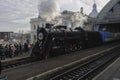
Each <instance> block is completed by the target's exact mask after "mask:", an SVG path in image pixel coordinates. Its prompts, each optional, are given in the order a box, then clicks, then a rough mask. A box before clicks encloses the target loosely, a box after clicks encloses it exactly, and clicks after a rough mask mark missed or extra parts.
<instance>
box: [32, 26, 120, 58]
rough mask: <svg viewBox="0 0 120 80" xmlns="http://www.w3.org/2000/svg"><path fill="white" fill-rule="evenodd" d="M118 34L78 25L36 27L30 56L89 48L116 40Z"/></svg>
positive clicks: (52, 54) (45, 56) (41, 56)
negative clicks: (69, 27)
mask: <svg viewBox="0 0 120 80" xmlns="http://www.w3.org/2000/svg"><path fill="white" fill-rule="evenodd" d="M118 36H119V38H120V34H119V35H116V36H115V35H113V34H112V33H106V32H102V31H99V32H95V31H94V32H90V31H84V30H83V29H81V28H80V27H78V28H75V29H67V27H66V26H56V27H54V28H51V27H50V26H48V27H46V28H38V30H37V42H36V43H35V46H34V47H33V50H32V56H35V57H37V58H48V57H49V56H56V55H60V54H64V53H69V52H73V51H77V50H81V49H85V48H90V47H94V46H98V45H101V44H104V43H106V42H110V41H113V40H117V39H119V38H118Z"/></svg>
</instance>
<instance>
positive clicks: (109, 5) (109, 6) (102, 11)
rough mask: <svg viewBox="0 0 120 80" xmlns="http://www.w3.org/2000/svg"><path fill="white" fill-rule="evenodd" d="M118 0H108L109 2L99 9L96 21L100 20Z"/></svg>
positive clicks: (119, 0)
mask: <svg viewBox="0 0 120 80" xmlns="http://www.w3.org/2000/svg"><path fill="white" fill-rule="evenodd" d="M118 2H120V0H110V1H109V3H108V4H107V5H106V6H105V7H104V8H103V9H102V10H101V12H100V13H99V14H98V16H97V23H99V22H101V21H102V20H103V19H104V17H105V16H106V15H107V12H109V10H110V9H112V7H113V6H115V5H116V4H117V3H118Z"/></svg>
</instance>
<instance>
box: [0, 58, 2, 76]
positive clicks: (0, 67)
mask: <svg viewBox="0 0 120 80" xmlns="http://www.w3.org/2000/svg"><path fill="white" fill-rule="evenodd" d="M1 72H2V63H1V60H0V75H1Z"/></svg>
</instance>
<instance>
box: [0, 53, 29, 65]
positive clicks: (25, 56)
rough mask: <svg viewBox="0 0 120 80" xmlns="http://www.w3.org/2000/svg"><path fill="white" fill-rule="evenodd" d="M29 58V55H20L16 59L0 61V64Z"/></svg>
mask: <svg viewBox="0 0 120 80" xmlns="http://www.w3.org/2000/svg"><path fill="white" fill-rule="evenodd" d="M29 56H30V54H28V53H23V54H22V55H20V56H17V57H13V58H6V59H5V60H1V62H2V63H4V62H10V61H14V60H19V59H22V58H27V57H29Z"/></svg>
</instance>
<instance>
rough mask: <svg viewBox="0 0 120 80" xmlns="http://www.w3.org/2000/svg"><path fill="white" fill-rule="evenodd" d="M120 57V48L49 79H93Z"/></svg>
mask: <svg viewBox="0 0 120 80" xmlns="http://www.w3.org/2000/svg"><path fill="white" fill-rule="evenodd" d="M118 57H120V48H117V49H115V50H112V51H111V52H107V53H105V55H102V56H99V57H96V58H94V59H92V60H90V61H88V62H86V63H84V64H82V65H79V66H77V67H74V68H72V69H70V70H68V71H66V72H64V73H62V74H59V75H56V76H52V77H51V78H49V79H47V80H92V79H93V78H94V77H95V76H96V75H97V74H99V73H100V72H101V71H102V70H104V69H105V68H106V67H107V66H108V65H110V64H111V63H112V62H114V61H115V60H116V59H117V58H118Z"/></svg>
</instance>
